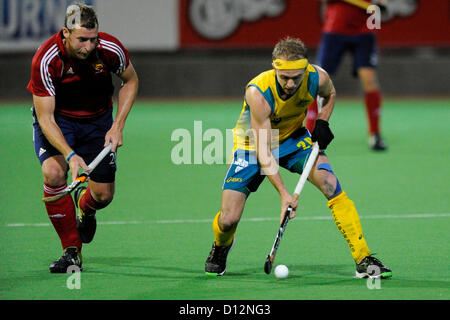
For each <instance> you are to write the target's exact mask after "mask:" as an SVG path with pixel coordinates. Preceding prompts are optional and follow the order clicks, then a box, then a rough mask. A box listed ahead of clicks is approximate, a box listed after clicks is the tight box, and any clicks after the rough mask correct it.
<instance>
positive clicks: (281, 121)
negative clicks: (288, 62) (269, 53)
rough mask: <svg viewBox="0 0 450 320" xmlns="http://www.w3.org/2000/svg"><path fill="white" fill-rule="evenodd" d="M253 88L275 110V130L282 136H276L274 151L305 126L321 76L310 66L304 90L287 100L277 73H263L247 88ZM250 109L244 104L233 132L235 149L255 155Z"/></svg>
mask: <svg viewBox="0 0 450 320" xmlns="http://www.w3.org/2000/svg"><path fill="white" fill-rule="evenodd" d="M250 86H253V87H255V88H257V89H258V90H259V91H260V92H261V94H262V95H263V96H264V98H265V99H266V101H267V103H268V104H269V106H270V108H271V109H272V113H271V115H270V121H271V127H272V129H276V130H278V133H279V135H278V136H276V135H274V134H272V141H271V143H272V144H271V146H272V149H273V148H276V147H278V146H279V145H280V144H281V143H282V142H283V141H284V140H286V139H287V138H288V137H289V136H290V135H291V134H292V133H294V132H295V131H296V130H297V129H299V128H300V127H302V126H303V120H304V119H305V116H306V111H307V109H308V107H309V106H310V105H311V103H313V102H314V100H315V99H316V96H317V90H318V86H319V73H318V72H317V69H316V68H315V67H314V66H313V65H311V64H309V65H308V66H307V68H306V72H305V75H304V78H303V80H302V83H301V84H300V87H299V88H298V89H297V91H296V92H295V93H294V94H293V95H292V96H290V97H289V98H288V99H286V100H283V99H281V98H280V95H279V92H278V90H279V89H278V87H277V80H276V74H275V69H272V70H268V71H265V72H262V73H260V74H259V75H258V76H256V77H255V78H253V79H252V80H251V81H250V82H249V83H248V84H247V86H246V88H248V87H250ZM250 108H251V106H249V105H248V104H247V103H246V101H244V104H243V107H242V111H241V114H240V116H239V119H238V121H237V123H236V126H235V127H234V129H233V135H234V147H235V148H239V149H243V150H252V151H255V150H256V148H255V144H254V140H253V139H252V138H251V137H252V135H251V128H252V126H251V118H250Z"/></svg>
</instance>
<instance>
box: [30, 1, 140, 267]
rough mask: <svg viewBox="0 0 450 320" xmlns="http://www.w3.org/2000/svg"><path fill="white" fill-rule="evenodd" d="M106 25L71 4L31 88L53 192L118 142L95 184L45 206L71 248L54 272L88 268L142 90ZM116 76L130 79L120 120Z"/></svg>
mask: <svg viewBox="0 0 450 320" xmlns="http://www.w3.org/2000/svg"><path fill="white" fill-rule="evenodd" d="M98 29H99V24H98V20H97V15H96V13H95V11H94V9H93V8H92V7H90V6H86V5H84V4H75V5H71V6H69V7H68V8H67V12H66V17H65V26H64V28H63V29H62V30H61V31H59V32H58V33H56V34H55V35H53V36H52V37H50V38H49V39H48V40H47V41H46V42H44V43H43V44H42V45H41V46H40V48H39V49H38V50H37V52H36V54H35V55H34V57H33V61H32V66H31V80H30V82H29V84H28V87H27V88H28V90H29V91H30V92H31V93H32V94H33V108H32V111H33V117H34V123H33V127H34V132H33V133H34V135H33V140H34V147H35V152H36V155H37V157H38V159H39V161H40V163H41V168H42V175H43V180H44V196H45V197H49V196H54V195H56V194H58V193H60V192H62V191H63V190H64V189H65V188H66V186H67V173H68V170H70V171H71V175H72V180H74V179H75V178H76V177H77V175H78V174H79V170H81V169H83V170H89V168H88V166H87V165H86V163H89V162H91V161H92V160H93V159H94V158H95V157H96V156H97V155H98V154H99V153H100V151H102V149H103V148H104V147H106V146H108V145H109V144H111V145H112V152H111V153H110V154H109V155H107V156H106V157H105V158H104V159H103V160H102V161H101V162H100V163H99V164H98V165H97V167H96V169H95V170H93V171H92V173H91V175H90V176H89V183H88V187H87V188H85V187H79V188H78V189H77V190H75V193H74V198H75V199H74V200H72V197H71V195H70V194H67V195H66V196H64V197H63V198H62V199H60V200H58V201H56V202H52V203H46V204H45V207H46V210H47V213H48V216H49V218H50V220H51V222H52V224H53V226H54V228H55V230H56V232H57V234H58V236H59V238H60V240H61V244H62V248H63V251H64V253H63V255H62V256H61V257H60V258H59V259H58V260H56V261H55V262H53V263H52V264H51V265H50V272H52V273H65V272H66V271H67V268H68V267H70V266H77V267H78V268H79V269H80V270H81V267H82V259H81V249H82V243H89V242H90V241H92V238H93V237H94V233H95V231H96V225H97V224H96V218H95V213H96V211H97V210H99V209H102V208H105V207H106V206H107V205H108V204H109V203H110V202H111V201H112V199H113V196H114V189H115V183H114V181H115V172H116V150H117V148H118V147H120V146H122V144H123V135H122V131H123V129H124V126H125V121H126V118H127V116H128V113H129V112H130V110H131V107H132V105H133V103H134V99H135V96H136V93H137V89H138V77H137V75H136V72H135V70H134V68H133V65H132V64H131V61H130V60H129V55H128V51H127V50H126V49H125V48H124V47H123V45H122V44H121V42H120V41H119V40H118V39H116V38H115V37H113V36H111V35H109V34H107V33H104V32H99V31H98ZM112 74H116V75H117V76H118V77H119V78H120V79H121V80H122V81H123V85H122V87H121V89H120V91H119V101H118V107H117V113H116V117H115V119H113V114H112V112H113V100H112V97H113V93H114V87H113V84H112ZM75 206H76V207H77V208H78V213H77V214H76V212H75Z"/></svg>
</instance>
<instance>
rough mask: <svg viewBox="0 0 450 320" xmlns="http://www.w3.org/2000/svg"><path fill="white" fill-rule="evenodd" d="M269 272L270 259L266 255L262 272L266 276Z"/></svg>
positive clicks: (270, 269)
mask: <svg viewBox="0 0 450 320" xmlns="http://www.w3.org/2000/svg"><path fill="white" fill-rule="evenodd" d="M271 271H272V259H270V255H268V256H267V259H266V262H265V263H264V272H265V273H266V274H270V272H271Z"/></svg>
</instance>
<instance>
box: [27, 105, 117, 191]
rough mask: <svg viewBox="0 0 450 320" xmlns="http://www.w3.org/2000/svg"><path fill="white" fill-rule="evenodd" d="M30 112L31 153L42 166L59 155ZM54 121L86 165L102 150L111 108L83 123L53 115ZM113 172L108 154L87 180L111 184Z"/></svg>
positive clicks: (113, 158)
mask: <svg viewBox="0 0 450 320" xmlns="http://www.w3.org/2000/svg"><path fill="white" fill-rule="evenodd" d="M32 113H33V119H34V121H33V142H34V151H35V153H36V156H37V157H38V159H39V162H40V163H41V165H42V163H43V162H44V161H45V160H46V159H48V158H49V157H53V156H56V155H60V154H61V153H60V152H59V151H58V150H56V149H55V148H54V147H53V146H52V145H51V144H50V142H49V141H48V140H47V138H46V137H45V135H44V133H43V132H42V130H41V127H40V126H39V123H38V121H37V118H36V113H35V111H34V107H33V108H32ZM55 121H56V123H57V124H58V126H59V128H60V129H61V131H62V133H63V135H64V138H65V139H66V141H67V143H68V144H69V146H70V147H71V148H72V149H73V150H74V151H75V152H76V154H77V155H79V156H80V157H82V158H83V160H84V162H86V164H87V165H89V163H90V162H91V161H92V160H94V158H95V157H96V156H97V155H98V154H99V153H100V152H101V151H102V150H103V148H104V147H103V146H104V144H105V135H106V132H108V130H109V129H110V128H111V126H112V123H113V117H112V109H111V110H110V111H108V112H107V113H106V114H104V115H102V116H100V117H98V118H95V119H87V120H85V119H83V120H77V119H71V118H67V117H64V116H61V115H57V114H55ZM116 169H117V168H116V153H115V152H111V153H110V154H109V155H108V156H106V157H105V158H104V159H103V161H101V162H100V163H99V164H98V166H97V167H96V168H95V170H93V171H92V173H91V174H90V176H89V179H91V180H93V181H95V182H103V183H110V182H114V180H115V173H116Z"/></svg>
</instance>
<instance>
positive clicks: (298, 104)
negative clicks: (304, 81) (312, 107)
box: [297, 99, 309, 108]
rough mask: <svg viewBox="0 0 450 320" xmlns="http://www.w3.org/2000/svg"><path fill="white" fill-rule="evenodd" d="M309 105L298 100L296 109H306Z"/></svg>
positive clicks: (307, 102)
mask: <svg viewBox="0 0 450 320" xmlns="http://www.w3.org/2000/svg"><path fill="white" fill-rule="evenodd" d="M308 104H309V100H308V99H306V100H300V101H299V102H297V107H300V108H303V107H307V106H308Z"/></svg>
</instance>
